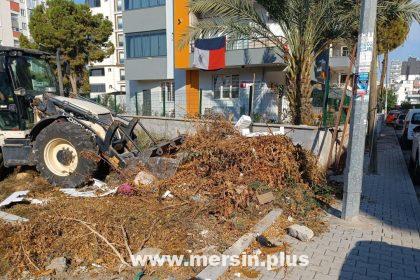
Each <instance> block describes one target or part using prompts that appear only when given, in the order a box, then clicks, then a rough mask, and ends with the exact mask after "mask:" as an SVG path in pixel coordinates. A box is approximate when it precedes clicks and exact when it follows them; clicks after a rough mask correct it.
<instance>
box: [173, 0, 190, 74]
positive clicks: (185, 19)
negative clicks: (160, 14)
mask: <svg viewBox="0 0 420 280" xmlns="http://www.w3.org/2000/svg"><path fill="white" fill-rule="evenodd" d="M189 25H190V16H189V8H188V0H174V56H175V57H174V59H175V68H179V69H185V68H189V66H190V65H189V64H190V53H189V46H185V47H184V48H182V49H180V47H179V40H181V38H182V36H183V35H184V34H186V32H188V27H189Z"/></svg>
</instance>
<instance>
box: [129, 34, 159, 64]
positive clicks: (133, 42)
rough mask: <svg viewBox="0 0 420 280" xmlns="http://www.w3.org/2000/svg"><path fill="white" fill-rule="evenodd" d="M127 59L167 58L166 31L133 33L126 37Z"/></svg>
mask: <svg viewBox="0 0 420 280" xmlns="http://www.w3.org/2000/svg"><path fill="white" fill-rule="evenodd" d="M125 40H126V44H127V57H128V58H133V57H154V56H166V31H165V30H161V31H153V32H141V33H131V34H126V36H125Z"/></svg>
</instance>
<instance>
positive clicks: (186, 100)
mask: <svg viewBox="0 0 420 280" xmlns="http://www.w3.org/2000/svg"><path fill="white" fill-rule="evenodd" d="M323 97H324V92H323V91H315V92H314V94H313V98H312V105H313V113H314V116H315V117H314V123H313V125H322V120H323V119H324V116H323V115H324V107H323ZM340 99H341V89H340V88H334V87H332V89H331V91H330V95H329V98H328V100H327V102H326V108H325V112H326V114H325V124H326V126H329V127H332V126H334V124H335V120H336V118H337V115H338V111H339V105H340ZM95 101H96V102H97V103H99V104H101V105H104V106H107V107H108V108H109V109H110V110H112V111H114V112H117V113H129V114H135V115H138V116H155V117H168V118H191V117H201V118H204V117H207V116H211V115H214V114H219V115H223V116H225V117H226V118H228V119H231V120H233V121H235V120H238V119H239V118H240V117H241V116H242V115H249V116H251V118H252V120H253V121H254V122H263V123H264V122H265V123H287V122H289V121H290V119H289V117H290V115H289V108H288V104H287V99H286V98H285V97H283V98H279V96H278V95H277V94H275V93H274V92H272V91H271V90H270V89H267V88H266V87H263V86H262V85H255V89H254V88H253V87H250V88H247V89H237V90H232V89H230V90H229V91H225V92H217V93H215V92H214V91H213V90H203V89H200V90H196V91H193V90H192V91H190V92H188V93H187V92H186V91H179V90H178V91H175V92H162V90H160V89H155V90H143V91H141V92H137V93H136V94H135V95H134V96H132V98H131V99H129V100H128V99H127V98H126V96H125V95H103V96H99V97H97V98H96V99H95ZM127 102H129V104H128V103H127ZM349 102H350V97H349V96H347V97H346V99H345V102H344V108H343V112H342V114H341V118H340V124H343V123H344V122H345V119H346V114H347V112H348V107H349Z"/></svg>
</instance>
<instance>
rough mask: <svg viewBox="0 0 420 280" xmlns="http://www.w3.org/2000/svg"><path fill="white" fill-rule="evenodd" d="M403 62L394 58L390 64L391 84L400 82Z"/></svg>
mask: <svg viewBox="0 0 420 280" xmlns="http://www.w3.org/2000/svg"><path fill="white" fill-rule="evenodd" d="M401 68H402V62H401V61H400V60H393V61H391V63H390V65H389V82H390V84H391V86H393V85H395V84H397V83H399V82H400V78H401Z"/></svg>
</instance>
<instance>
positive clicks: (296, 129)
mask: <svg viewBox="0 0 420 280" xmlns="http://www.w3.org/2000/svg"><path fill="white" fill-rule="evenodd" d="M140 120H141V122H142V124H143V125H144V126H145V127H146V129H148V130H150V131H151V132H153V134H156V135H162V136H163V137H165V138H173V137H176V136H178V135H179V134H193V133H194V132H195V129H196V126H197V124H199V122H201V121H199V120H187V119H172V118H161V117H140ZM282 126H283V127H284V129H285V133H286V135H287V136H288V137H290V138H291V139H292V141H293V143H295V144H300V145H301V146H302V147H304V148H305V149H307V150H310V151H312V152H313V154H314V155H315V156H317V157H318V161H319V164H320V166H321V167H323V168H326V165H327V161H328V153H329V150H330V145H331V140H332V133H331V132H330V131H329V130H325V129H320V128H318V127H313V126H303V125H301V126H296V125H280V124H263V123H254V124H253V126H252V131H253V132H269V131H278V130H279V129H280V127H282ZM340 138H341V133H339V139H340ZM345 146H347V143H345ZM337 148H338V147H335V148H334V152H333V162H334V160H335V154H336V149H337Z"/></svg>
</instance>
